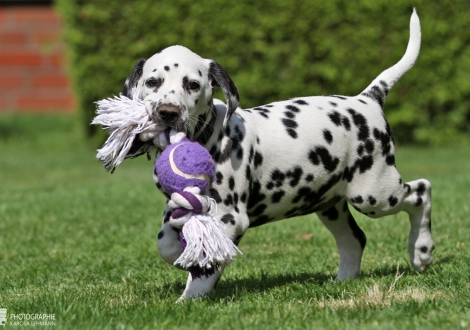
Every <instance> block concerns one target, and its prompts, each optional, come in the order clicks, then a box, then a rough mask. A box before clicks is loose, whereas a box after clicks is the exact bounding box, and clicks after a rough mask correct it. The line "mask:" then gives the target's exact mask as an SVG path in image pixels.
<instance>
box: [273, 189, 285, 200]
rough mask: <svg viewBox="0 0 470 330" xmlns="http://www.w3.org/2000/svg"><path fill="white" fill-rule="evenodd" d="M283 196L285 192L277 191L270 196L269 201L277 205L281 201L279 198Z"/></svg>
mask: <svg viewBox="0 0 470 330" xmlns="http://www.w3.org/2000/svg"><path fill="white" fill-rule="evenodd" d="M284 195H285V191H284V190H278V191H276V192H274V194H272V196H271V201H272V202H273V203H279V202H280V201H281V198H282V197H283V196H284Z"/></svg>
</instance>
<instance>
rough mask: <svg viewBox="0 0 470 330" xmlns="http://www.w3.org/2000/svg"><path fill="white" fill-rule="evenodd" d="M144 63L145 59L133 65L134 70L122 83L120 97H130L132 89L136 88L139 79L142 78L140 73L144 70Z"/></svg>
mask: <svg viewBox="0 0 470 330" xmlns="http://www.w3.org/2000/svg"><path fill="white" fill-rule="evenodd" d="M146 61H147V60H146V59H141V60H139V61H138V62H137V63H136V64H135V66H134V70H132V72H131V74H130V75H129V77H127V79H126V82H125V83H124V87H123V89H122V92H121V94H122V95H124V96H126V97H129V98H131V97H132V95H131V93H132V88H134V87H136V86H137V83H138V82H139V79H140V77H142V71H143V69H144V64H145V62H146Z"/></svg>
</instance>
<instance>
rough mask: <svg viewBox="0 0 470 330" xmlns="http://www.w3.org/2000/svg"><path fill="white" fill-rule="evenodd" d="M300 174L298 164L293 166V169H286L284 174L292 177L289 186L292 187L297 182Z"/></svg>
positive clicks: (300, 170)
mask: <svg viewBox="0 0 470 330" xmlns="http://www.w3.org/2000/svg"><path fill="white" fill-rule="evenodd" d="M302 174H303V170H302V168H301V167H300V166H296V167H294V170H293V171H290V170H289V171H287V173H286V176H287V177H289V178H292V180H291V181H290V183H289V184H290V186H291V187H293V188H294V187H295V186H297V185H298V184H299V181H300V178H301V177H302Z"/></svg>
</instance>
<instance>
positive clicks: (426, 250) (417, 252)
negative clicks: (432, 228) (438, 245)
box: [410, 240, 435, 272]
mask: <svg viewBox="0 0 470 330" xmlns="http://www.w3.org/2000/svg"><path fill="white" fill-rule="evenodd" d="M434 247H435V245H434V242H433V241H432V240H430V241H429V242H426V243H422V242H421V243H420V244H415V246H414V247H411V248H410V261H411V263H412V265H413V267H414V269H415V270H416V271H418V272H424V271H426V270H427V269H428V268H429V266H430V265H431V264H432V261H433V256H432V251H433V250H434Z"/></svg>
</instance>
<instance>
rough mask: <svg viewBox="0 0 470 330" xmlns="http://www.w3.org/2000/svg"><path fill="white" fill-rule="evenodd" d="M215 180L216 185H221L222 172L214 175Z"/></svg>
mask: <svg viewBox="0 0 470 330" xmlns="http://www.w3.org/2000/svg"><path fill="white" fill-rule="evenodd" d="M215 179H216V181H215V182H217V184H221V183H222V180H223V179H224V175H223V174H222V172H217V173H216V174H215Z"/></svg>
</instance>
